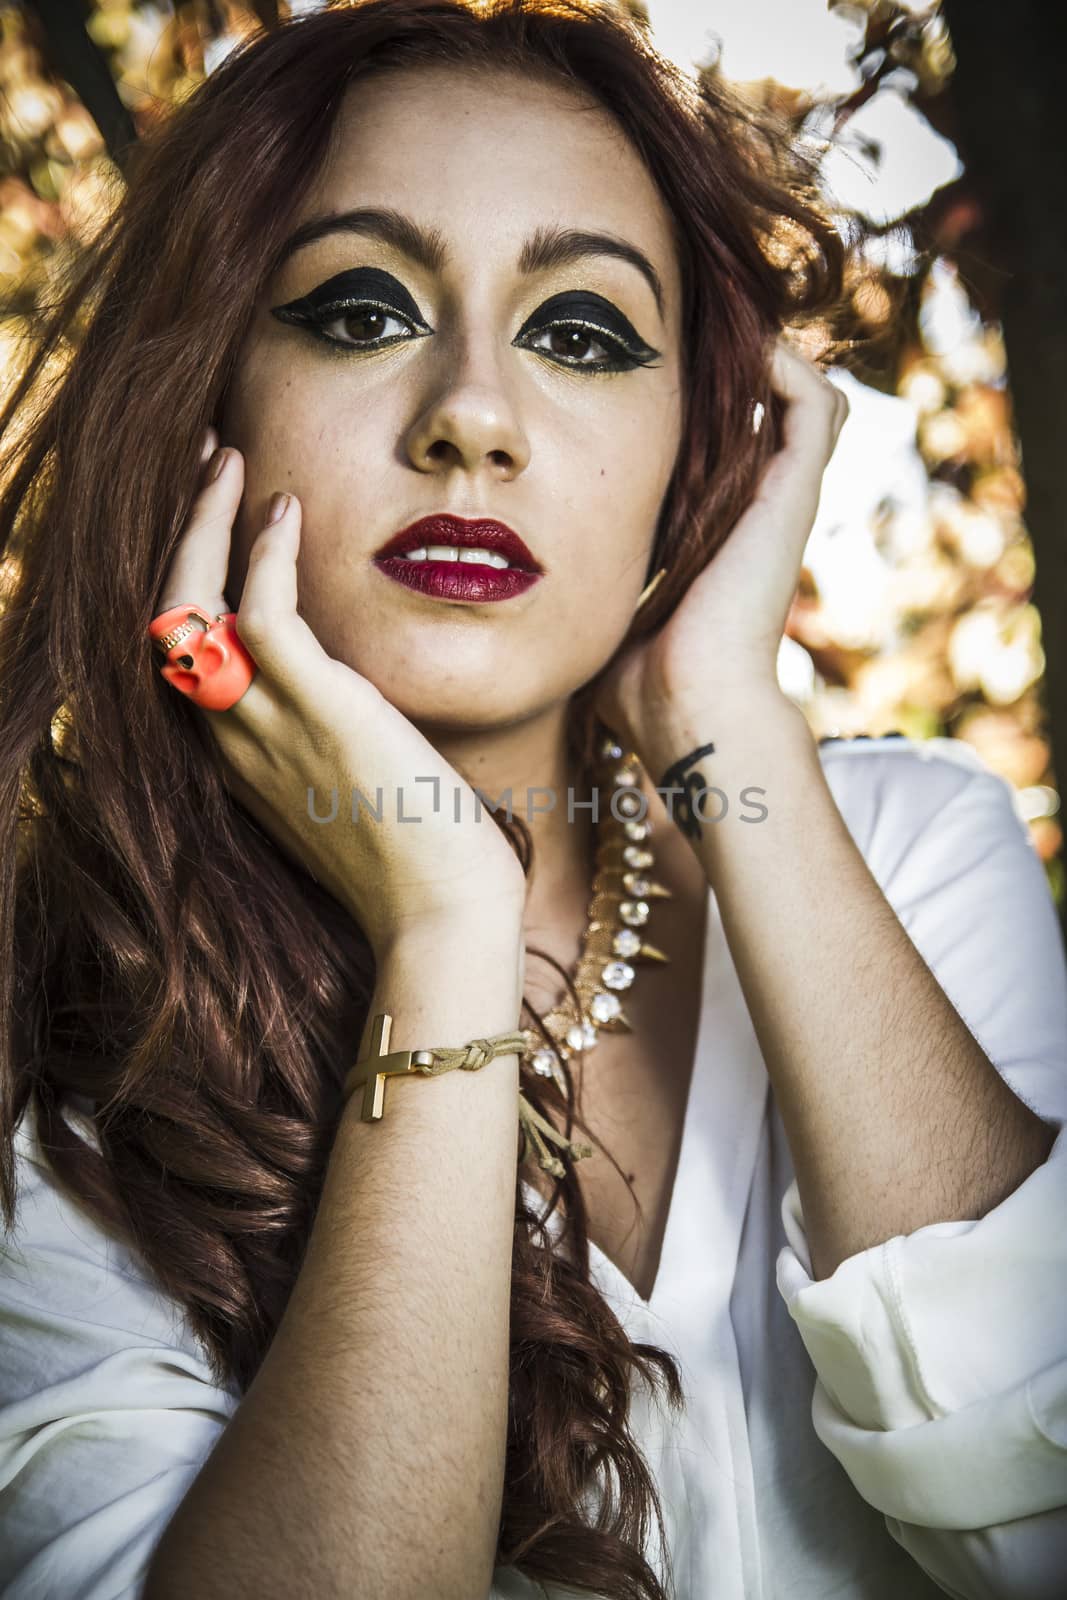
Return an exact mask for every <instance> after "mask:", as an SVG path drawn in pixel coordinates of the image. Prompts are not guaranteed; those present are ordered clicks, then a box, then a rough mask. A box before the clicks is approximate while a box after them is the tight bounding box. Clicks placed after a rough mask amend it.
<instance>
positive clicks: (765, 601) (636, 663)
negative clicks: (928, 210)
mask: <svg viewBox="0 0 1067 1600" xmlns="http://www.w3.org/2000/svg"><path fill="white" fill-rule="evenodd" d="M770 376H771V384H772V387H773V388H774V389H775V390H776V391H777V392H778V393H779V394H781V395H782V397H783V398H784V399H785V401H786V409H785V413H784V417H783V442H782V446H781V448H780V449H779V450H778V451H777V452H776V453H775V455H774V456H773V457H772V458H771V460H770V461H769V462H768V464H767V467H766V469H765V471H764V473H763V475H762V477H761V479H760V483H759V487H758V489H757V492H756V496H755V498H754V499H753V501H752V504H751V505H750V506H749V507H748V509H747V510H746V511H745V512H744V514H743V515H742V516H741V517H740V519H739V520H738V522H737V523H736V524H735V526H734V528H733V529H732V530H731V533H730V536H729V538H728V539H727V540H726V542H725V544H724V545H723V546H722V547H721V548H720V549H719V550H718V551H717V552H716V554H715V555H714V556H713V557H712V559H711V561H710V562H709V563H708V565H707V566H706V567H705V568H704V570H703V571H702V572H700V573H699V574H698V575H697V577H696V578H694V580H693V582H692V583H691V584H690V586H689V588H688V589H687V591H686V593H685V594H684V595H683V597H682V599H681V600H680V601H679V603H678V605H677V607H676V608H675V610H674V612H673V613H672V614H671V616H670V617H668V619H667V621H666V622H665V623H664V624H663V626H662V627H661V628H659V629H658V630H657V631H656V632H655V633H653V634H650V635H649V636H648V637H647V638H644V639H640V640H638V641H637V643H636V644H634V645H631V646H630V647H629V648H628V649H627V650H625V651H624V653H623V654H622V655H621V656H620V658H619V660H618V661H617V662H616V663H615V665H614V666H613V667H612V669H611V671H610V672H609V673H608V674H607V675H606V676H605V678H604V679H603V681H602V683H601V685H600V686H599V691H598V693H597V697H596V700H595V709H596V712H597V714H598V716H599V717H600V718H601V720H602V721H603V722H604V723H605V724H606V725H607V727H608V728H610V729H611V730H612V732H613V733H615V734H616V735H617V736H618V737H619V739H620V740H621V741H622V742H623V743H624V744H625V745H626V747H627V748H628V749H632V750H635V751H636V752H637V754H638V756H639V757H640V758H641V760H642V762H643V764H644V765H645V768H646V770H649V771H652V773H653V777H654V779H655V777H657V776H658V774H659V770H660V766H661V765H663V766H665V765H667V764H668V763H669V761H670V760H672V759H674V758H676V757H677V756H678V755H679V754H680V752H679V751H677V750H675V749H674V748H673V740H672V734H673V732H674V730H675V729H679V730H680V729H683V728H684V729H695V730H713V729H714V726H715V723H716V720H717V718H718V717H721V716H722V715H724V714H726V713H727V712H729V713H730V714H731V715H735V714H737V713H740V714H743V713H744V709H745V706H746V705H747V704H750V703H752V702H753V700H754V698H758V699H759V700H760V701H761V702H766V699H767V696H768V694H770V695H771V696H772V698H773V697H777V698H779V699H780V698H782V695H781V690H780V689H779V686H778V674H777V663H778V651H779V647H780V645H781V641H782V635H783V633H784V632H785V626H786V622H787V620H788V616H789V610H790V607H791V605H792V602H793V598H794V596H795V594H796V590H797V584H798V582H799V580H800V568H801V564H802V561H803V556H804V550H805V547H806V545H807V542H808V538H809V535H810V534H811V530H812V527H813V525H814V522H815V513H816V511H817V510H818V505H819V494H820V490H821V487H822V478H823V473H824V472H825V470H826V466H827V463H828V462H829V460H830V457H831V456H832V455H833V452H834V447H835V445H836V444H837V439H838V435H839V434H840V432H841V429H842V427H843V425H844V422H845V418H846V417H847V415H848V409H849V407H848V401H847V399H846V398H845V396H844V395H843V394H842V393H841V391H840V389H838V388H836V387H835V386H834V384H832V383H831V382H830V380H829V379H828V378H827V377H825V376H824V375H823V373H822V372H821V371H820V370H819V369H818V368H817V367H816V366H815V365H814V364H813V363H812V362H810V361H807V360H805V359H804V357H802V356H799V355H797V354H796V353H795V352H794V351H793V350H791V349H790V348H789V346H788V344H787V343H786V342H785V339H784V338H782V337H779V339H778V342H777V346H776V349H775V354H774V357H773V360H772V363H771V374H770ZM668 746H670V748H668Z"/></svg>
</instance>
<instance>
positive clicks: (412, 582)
mask: <svg viewBox="0 0 1067 1600" xmlns="http://www.w3.org/2000/svg"><path fill="white" fill-rule="evenodd" d="M373 559H374V565H375V566H376V567H377V568H378V570H379V571H380V572H382V573H384V575H385V576H386V577H388V578H392V579H394V580H395V581H396V582H398V583H402V584H404V585H405V586H406V587H407V588H409V589H415V590H417V591H418V592H419V593H421V594H426V595H431V596H434V597H437V598H440V599H446V600H469V601H475V602H478V601H483V600H507V599H510V598H511V597H512V596H514V595H518V594H522V593H524V592H525V590H527V589H529V588H531V587H532V585H533V584H535V583H537V582H538V581H539V580H540V578H541V575H542V573H543V570H544V569H543V568H542V567H541V565H540V563H539V562H538V561H537V560H536V558H535V557H534V556H533V555H532V554H531V553H530V551H529V550H528V549H527V547H526V545H525V544H524V543H523V541H522V540H521V539H520V538H519V536H518V534H517V533H515V531H514V530H513V529H512V528H509V527H507V526H506V524H505V523H502V522H493V521H490V520H487V519H484V518H478V519H476V520H470V519H468V518H466V517H454V516H450V515H447V514H444V513H441V514H438V515H434V516H429V517H421V518H420V519H419V521H418V522H413V523H411V525H410V526H409V527H407V528H403V529H401V531H400V532H399V533H397V534H394V535H393V537H392V538H391V539H389V540H387V542H386V543H385V544H384V545H383V546H382V547H381V549H380V550H378V551H377V552H376V554H375V556H374V558H373Z"/></svg>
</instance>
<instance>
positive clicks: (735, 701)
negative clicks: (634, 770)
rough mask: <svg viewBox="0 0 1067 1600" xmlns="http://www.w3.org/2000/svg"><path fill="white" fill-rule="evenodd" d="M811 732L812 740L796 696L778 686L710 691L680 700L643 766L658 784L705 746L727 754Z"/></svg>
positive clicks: (650, 741)
mask: <svg viewBox="0 0 1067 1600" xmlns="http://www.w3.org/2000/svg"><path fill="white" fill-rule="evenodd" d="M805 736H807V737H808V738H809V739H810V738H811V737H812V735H811V730H810V727H809V725H808V721H807V718H806V717H805V715H804V712H803V710H802V709H801V707H800V706H798V705H797V703H796V701H795V700H791V699H790V698H789V696H788V695H786V694H785V693H783V691H782V690H781V689H779V688H778V687H777V686H776V685H767V686H764V685H760V686H758V687H754V686H752V685H751V684H749V685H747V686H746V687H745V689H744V690H738V691H737V692H735V693H729V694H724V693H710V694H704V695H702V696H701V697H700V700H699V701H689V702H688V703H687V702H686V701H684V700H681V699H676V700H675V701H674V702H672V704H671V706H670V709H669V710H668V712H667V714H666V715H665V716H663V717H662V718H660V719H659V721H658V723H657V725H656V727H655V729H654V731H653V732H652V733H651V734H650V735H649V736H648V738H647V739H646V740H645V741H644V743H645V747H646V749H645V752H643V753H642V764H643V765H644V767H645V770H646V772H648V773H649V775H650V777H651V778H652V781H653V782H654V783H657V784H658V783H660V782H661V780H662V779H663V777H664V775H665V774H666V773H667V772H668V771H669V769H670V768H672V767H673V766H675V765H676V764H677V763H678V762H680V761H684V760H685V758H686V757H687V756H689V755H690V754H691V753H692V752H693V751H695V750H698V749H702V748H703V747H704V746H705V745H709V744H711V745H714V746H715V755H719V754H722V755H726V754H727V753H728V752H730V751H732V750H737V749H738V748H750V747H751V746H752V745H753V744H754V743H764V742H765V741H766V740H767V739H768V738H770V739H774V738H783V739H788V740H795V739H798V738H803V737H805ZM711 759H712V760H714V759H715V756H714V755H713V756H712V757H711Z"/></svg>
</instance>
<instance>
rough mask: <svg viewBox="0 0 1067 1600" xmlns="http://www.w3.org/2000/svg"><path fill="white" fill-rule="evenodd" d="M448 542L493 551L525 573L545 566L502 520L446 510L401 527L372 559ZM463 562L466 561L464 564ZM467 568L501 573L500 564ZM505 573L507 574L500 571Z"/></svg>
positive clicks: (398, 554)
mask: <svg viewBox="0 0 1067 1600" xmlns="http://www.w3.org/2000/svg"><path fill="white" fill-rule="evenodd" d="M431 544H449V545H456V546H458V547H460V548H466V549H468V550H473V549H479V550H494V551H496V553H497V554H498V555H502V556H503V557H504V559H505V560H506V561H510V563H511V566H512V569H515V568H516V567H521V568H522V569H523V571H525V572H527V573H531V572H533V573H540V572H542V571H543V570H544V569H543V568H542V567H541V565H540V563H539V562H538V561H536V560H535V559H534V557H533V556H532V555H531V554H530V551H529V550H528V549H527V548H526V546H525V544H524V543H523V542H522V540H521V539H520V538H519V536H518V534H517V533H516V532H515V531H514V530H513V529H512V528H509V527H508V526H507V525H506V524H505V523H503V522H492V521H490V520H488V519H484V518H477V519H474V520H472V519H469V518H467V517H453V516H450V515H448V514H447V513H438V514H435V515H434V516H430V517H420V518H419V520H418V522H413V523H411V525H410V526H409V527H407V528H402V529H401V530H400V532H399V533H395V534H394V535H393V537H392V538H391V539H389V540H388V541H387V542H386V543H385V544H383V545H382V547H381V549H380V550H379V551H377V553H376V554H375V557H374V559H375V561H382V560H384V559H385V558H387V557H389V556H403V555H404V554H405V553H406V552H407V551H408V550H418V549H420V548H421V547H422V546H423V545H431ZM465 564H466V563H465ZM468 570H477V571H478V572H483V571H495V572H500V571H501V569H500V568H499V567H494V568H482V567H478V568H476V569H471V568H470V567H469V565H468ZM501 575H502V576H506V574H503V573H502V574H501Z"/></svg>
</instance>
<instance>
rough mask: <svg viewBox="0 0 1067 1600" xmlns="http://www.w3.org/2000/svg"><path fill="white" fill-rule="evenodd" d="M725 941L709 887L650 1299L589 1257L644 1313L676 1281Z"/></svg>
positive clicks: (595, 1255)
mask: <svg viewBox="0 0 1067 1600" xmlns="http://www.w3.org/2000/svg"><path fill="white" fill-rule="evenodd" d="M724 937H725V936H724V934H723V931H722V926H721V922H720V919H719V916H718V902H717V901H716V898H715V893H714V890H713V889H712V888H711V887H710V885H709V886H708V888H707V891H706V893H705V897H704V929H703V939H704V943H703V959H702V961H701V968H700V999H699V1002H698V1007H697V1026H696V1034H695V1037H694V1044H693V1066H692V1071H691V1073H690V1075H689V1084H688V1088H687V1090H686V1101H685V1111H684V1113H683V1116H682V1137H681V1142H680V1144H679V1148H678V1160H677V1162H676V1164H675V1169H674V1178H673V1182H672V1184H671V1197H670V1201H669V1202H668V1206H667V1220H666V1222H665V1224H664V1229H663V1239H662V1241H661V1244H660V1254H659V1262H658V1264H657V1267H656V1276H655V1280H654V1282H653V1285H652V1290H651V1293H650V1294H649V1296H648V1299H647V1300H646V1299H645V1297H644V1295H643V1294H642V1293H641V1291H640V1290H639V1289H638V1288H637V1286H636V1284H634V1283H632V1282H631V1281H630V1279H629V1278H628V1277H627V1276H626V1274H625V1273H624V1272H623V1270H622V1268H621V1267H619V1266H617V1265H616V1263H615V1262H614V1261H613V1260H612V1259H611V1257H610V1256H609V1255H608V1254H607V1252H606V1251H605V1250H603V1249H602V1248H601V1246H600V1245H598V1244H597V1243H596V1242H595V1240H593V1239H590V1240H589V1254H590V1259H591V1261H593V1262H595V1263H597V1265H598V1267H599V1269H600V1271H599V1276H600V1277H602V1278H603V1277H607V1278H609V1279H615V1280H617V1281H618V1284H619V1285H621V1288H622V1291H623V1293H624V1294H625V1296H626V1297H627V1298H632V1300H633V1301H634V1302H635V1303H636V1304H637V1305H638V1306H639V1307H641V1308H642V1309H643V1310H645V1311H651V1310H653V1309H654V1307H655V1306H656V1304H658V1300H659V1298H660V1296H661V1294H662V1290H663V1287H664V1285H665V1274H667V1273H668V1272H669V1273H670V1274H671V1276H672V1278H673V1276H674V1275H675V1273H676V1269H677V1266H678V1262H677V1260H676V1256H675V1252H674V1249H673V1246H674V1241H675V1236H676V1234H677V1229H676V1227H675V1224H676V1221H677V1217H678V1210H679V1196H680V1193H681V1192H682V1190H683V1185H684V1183H685V1181H686V1178H687V1175H688V1161H689V1160H690V1159H691V1157H692V1148H693V1143H694V1140H695V1138H696V1134H695V1132H694V1121H695V1118H694V1111H695V1108H696V1107H697V1106H698V1105H700V1104H701V1102H702V1101H703V1099H704V1084H703V1081H702V1080H703V1075H704V1072H705V1071H706V1067H705V1066H704V1064H703V1063H704V1057H705V1055H706V1054H707V1049H706V1045H707V1033H708V1029H709V1027H710V1011H711V992H712V989H713V987H714V985H713V984H712V983H711V982H710V981H709V980H710V977H711V975H712V972H713V969H714V968H715V967H717V965H718V964H719V963H720V962H721V960H722V940H723V938H724ZM523 1185H524V1188H525V1189H526V1190H527V1191H528V1193H529V1195H530V1196H531V1198H532V1202H533V1203H534V1205H535V1206H537V1205H543V1204H544V1201H543V1197H542V1196H541V1194H540V1192H539V1191H538V1190H537V1189H535V1188H534V1186H533V1184H531V1183H528V1182H527V1181H526V1180H525V1179H524V1180H523ZM558 1222H559V1219H558V1218H557V1217H553V1224H558Z"/></svg>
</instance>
